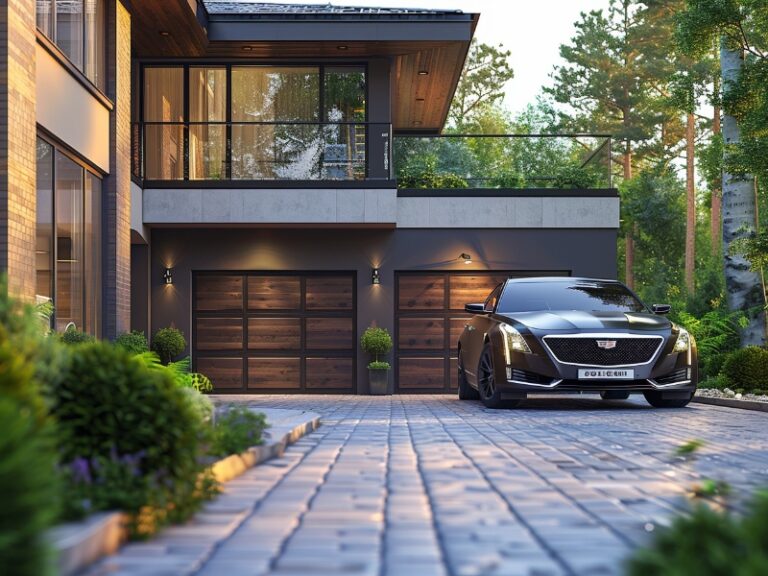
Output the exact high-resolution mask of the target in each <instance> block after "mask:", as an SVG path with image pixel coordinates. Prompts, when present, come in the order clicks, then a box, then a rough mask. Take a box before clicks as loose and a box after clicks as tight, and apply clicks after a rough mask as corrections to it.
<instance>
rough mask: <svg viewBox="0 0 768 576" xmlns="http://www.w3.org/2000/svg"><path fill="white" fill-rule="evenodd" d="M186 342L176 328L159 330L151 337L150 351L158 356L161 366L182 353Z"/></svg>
mask: <svg viewBox="0 0 768 576" xmlns="http://www.w3.org/2000/svg"><path fill="white" fill-rule="evenodd" d="M186 347H187V341H186V340H185V339H184V334H183V333H182V332H181V330H179V329H178V328H161V329H160V330H158V331H157V332H155V335H154V336H153V337H152V351H153V352H156V353H157V355H158V356H160V360H161V361H162V362H163V364H170V363H171V362H173V360H174V359H175V358H177V357H179V356H180V355H181V353H182V352H184V349H185V348H186Z"/></svg>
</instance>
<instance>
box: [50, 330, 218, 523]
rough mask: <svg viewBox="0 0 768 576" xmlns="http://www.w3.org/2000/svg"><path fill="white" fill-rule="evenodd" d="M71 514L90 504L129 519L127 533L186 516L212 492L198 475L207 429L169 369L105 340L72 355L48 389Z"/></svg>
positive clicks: (204, 478) (201, 468)
mask: <svg viewBox="0 0 768 576" xmlns="http://www.w3.org/2000/svg"><path fill="white" fill-rule="evenodd" d="M52 413H53V415H54V416H55V418H56V420H57V422H58V429H59V431H58V436H59V440H60V442H59V451H60V454H61V460H62V462H63V463H64V464H65V467H66V469H67V472H68V474H67V479H68V485H69V490H70V494H71V497H70V502H71V505H70V508H69V510H68V512H69V513H70V515H75V514H76V513H77V511H78V510H77V505H78V504H82V503H86V502H90V504H91V507H92V508H93V509H97V510H104V509H121V510H125V511H126V512H128V513H129V514H130V515H131V529H132V531H133V534H134V535H145V534H149V533H152V532H153V531H154V530H155V529H156V528H157V527H159V526H160V525H162V524H164V523H165V522H167V521H175V520H180V519H184V518H186V517H188V516H189V515H191V514H192V513H193V512H194V511H195V510H196V509H197V508H198V507H199V504H200V503H201V502H202V500H203V499H205V498H206V497H207V496H209V495H210V493H211V484H210V482H209V481H208V478H207V477H206V476H205V475H204V474H203V472H204V469H203V465H202V458H203V446H204V444H205V442H206V440H207V436H206V434H207V432H206V431H207V427H206V426H205V425H204V423H203V421H202V419H201V416H200V414H199V411H198V410H197V409H196V408H195V406H193V403H192V402H191V401H190V399H189V397H188V395H187V394H186V393H184V392H183V391H182V390H181V389H179V388H178V387H177V386H176V383H175V382H174V379H173V376H172V375H171V374H170V373H169V371H167V370H165V371H163V370H152V369H150V368H148V367H147V366H146V365H145V364H144V363H143V362H142V361H141V360H140V359H139V358H134V357H131V356H130V354H128V352H126V351H125V350H123V349H120V348H117V347H115V346H112V345H109V344H107V343H104V342H95V343H90V344H83V345H82V346H78V347H76V348H75V349H74V350H73V353H72V362H71V366H70V369H69V372H68V374H67V377H66V378H65V379H64V381H63V382H62V383H61V384H60V385H59V386H57V387H56V388H55V389H54V390H53V398H52Z"/></svg>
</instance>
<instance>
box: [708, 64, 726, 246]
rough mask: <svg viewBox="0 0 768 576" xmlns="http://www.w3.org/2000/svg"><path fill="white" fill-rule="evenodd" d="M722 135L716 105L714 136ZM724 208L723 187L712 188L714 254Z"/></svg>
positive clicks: (717, 86)
mask: <svg viewBox="0 0 768 576" xmlns="http://www.w3.org/2000/svg"><path fill="white" fill-rule="evenodd" d="M713 92H714V93H715V97H716V98H719V92H720V79H719V78H718V77H717V76H715V80H714V87H713ZM719 135H720V105H719V104H716V105H715V106H714V108H713V110H712V136H714V137H717V136H719ZM722 206H723V190H722V187H721V186H714V187H713V188H712V208H711V210H710V226H711V232H710V233H711V235H712V254H713V255H714V254H717V253H718V251H719V250H720V241H721V240H722V238H723V230H722Z"/></svg>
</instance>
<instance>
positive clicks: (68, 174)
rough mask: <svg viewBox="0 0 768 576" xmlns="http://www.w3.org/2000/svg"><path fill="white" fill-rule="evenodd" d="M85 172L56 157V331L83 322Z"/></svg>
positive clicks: (61, 157)
mask: <svg viewBox="0 0 768 576" xmlns="http://www.w3.org/2000/svg"><path fill="white" fill-rule="evenodd" d="M83 257H84V255H83V169H82V167H80V166H79V165H78V164H76V163H75V162H73V161H72V160H70V159H69V158H67V157H66V156H64V155H63V154H56V302H55V306H56V329H57V330H59V331H63V330H65V329H66V327H67V326H68V325H69V324H70V323H71V324H74V325H75V326H76V327H77V328H78V329H79V330H82V329H83V328H85V326H84V322H83V268H84V258H83Z"/></svg>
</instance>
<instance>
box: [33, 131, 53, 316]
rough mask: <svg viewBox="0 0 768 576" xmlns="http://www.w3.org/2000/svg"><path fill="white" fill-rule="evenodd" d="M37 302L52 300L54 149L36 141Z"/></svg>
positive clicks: (42, 141) (41, 141) (40, 141)
mask: <svg viewBox="0 0 768 576" xmlns="http://www.w3.org/2000/svg"><path fill="white" fill-rule="evenodd" d="M35 268H36V271H37V289H36V294H37V298H36V300H37V303H38V304H40V303H42V302H50V300H51V298H53V146H51V145H50V144H48V143H47V142H45V141H44V140H39V139H38V141H37V239H36V243H35Z"/></svg>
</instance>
